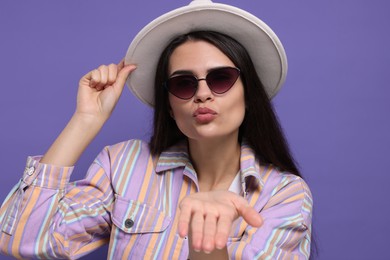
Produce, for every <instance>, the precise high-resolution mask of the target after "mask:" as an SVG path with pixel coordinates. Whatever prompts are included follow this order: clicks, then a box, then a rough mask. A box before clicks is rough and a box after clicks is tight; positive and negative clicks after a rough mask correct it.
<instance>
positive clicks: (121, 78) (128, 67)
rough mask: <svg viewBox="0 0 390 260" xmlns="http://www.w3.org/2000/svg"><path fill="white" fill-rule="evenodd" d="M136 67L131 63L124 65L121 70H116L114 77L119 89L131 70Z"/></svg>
mask: <svg viewBox="0 0 390 260" xmlns="http://www.w3.org/2000/svg"><path fill="white" fill-rule="evenodd" d="M136 68H137V67H136V66H135V65H133V64H131V65H126V66H124V67H123V68H122V69H121V70H118V71H119V73H118V76H117V78H116V82H115V85H116V86H117V87H119V88H120V89H121V90H122V89H123V86H124V85H125V83H126V79H127V77H128V76H129V75H130V73H131V72H133V71H134V70H135V69H136Z"/></svg>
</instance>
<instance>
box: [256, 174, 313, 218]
mask: <svg viewBox="0 0 390 260" xmlns="http://www.w3.org/2000/svg"><path fill="white" fill-rule="evenodd" d="M262 181H263V183H264V186H263V189H262V191H261V196H262V197H263V198H265V199H266V201H264V202H265V205H264V209H267V208H274V207H283V208H284V210H283V211H285V213H287V212H290V213H292V212H295V213H296V214H300V215H301V217H302V220H303V222H304V223H306V224H310V222H311V217H312V207H313V196H312V193H311V191H310V188H309V186H308V185H307V183H306V181H305V180H304V179H303V178H302V177H300V176H297V175H294V174H291V173H287V172H280V171H278V170H277V169H275V168H272V169H270V170H269V171H268V174H264V175H262Z"/></svg>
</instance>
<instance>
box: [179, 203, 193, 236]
mask: <svg viewBox="0 0 390 260" xmlns="http://www.w3.org/2000/svg"><path fill="white" fill-rule="evenodd" d="M190 220H191V207H189V206H183V207H180V215H179V222H178V229H179V236H180V237H182V238H184V237H185V236H187V235H188V226H189V224H190Z"/></svg>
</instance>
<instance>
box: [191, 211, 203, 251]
mask: <svg viewBox="0 0 390 260" xmlns="http://www.w3.org/2000/svg"><path fill="white" fill-rule="evenodd" d="M203 226H204V216H203V212H201V211H196V212H195V213H194V214H193V215H192V219H191V240H192V247H193V248H194V250H195V251H197V252H199V251H200V250H201V249H202V240H203V230H204V228H203Z"/></svg>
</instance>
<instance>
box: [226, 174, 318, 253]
mask: <svg viewBox="0 0 390 260" xmlns="http://www.w3.org/2000/svg"><path fill="white" fill-rule="evenodd" d="M280 175H282V174H280ZM257 204H260V205H261V209H260V214H261V216H262V217H263V221H264V223H263V225H262V226H261V227H260V228H253V227H251V226H249V225H247V227H246V229H245V231H244V234H243V236H242V237H241V239H240V240H239V241H236V242H233V243H231V244H230V245H228V249H229V255H230V257H231V259H309V256H310V242H311V218H312V195H311V193H310V190H309V188H308V186H307V184H306V183H305V182H304V181H303V180H302V179H301V178H299V177H297V176H294V175H290V174H287V175H284V176H283V177H281V178H280V179H278V181H277V182H275V181H274V180H268V181H267V183H266V185H265V186H264V189H263V190H262V191H261V193H260V196H259V203H257Z"/></svg>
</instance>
